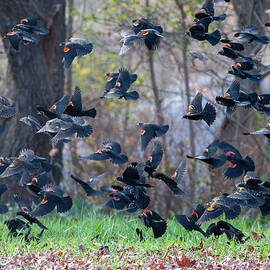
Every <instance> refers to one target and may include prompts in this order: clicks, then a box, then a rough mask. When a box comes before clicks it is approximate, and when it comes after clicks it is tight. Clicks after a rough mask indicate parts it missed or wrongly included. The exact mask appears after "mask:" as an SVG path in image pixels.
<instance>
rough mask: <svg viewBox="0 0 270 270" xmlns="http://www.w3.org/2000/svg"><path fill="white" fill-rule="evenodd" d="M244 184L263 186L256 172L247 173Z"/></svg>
mask: <svg viewBox="0 0 270 270" xmlns="http://www.w3.org/2000/svg"><path fill="white" fill-rule="evenodd" d="M243 182H244V183H245V184H246V185H260V184H262V180H261V179H260V177H259V176H257V175H256V174H255V173H254V172H247V173H246V175H245V176H244V178H243Z"/></svg>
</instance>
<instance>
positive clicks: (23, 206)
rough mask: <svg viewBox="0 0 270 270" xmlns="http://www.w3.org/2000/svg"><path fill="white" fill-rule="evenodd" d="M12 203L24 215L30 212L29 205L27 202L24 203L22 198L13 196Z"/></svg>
mask: <svg viewBox="0 0 270 270" xmlns="http://www.w3.org/2000/svg"><path fill="white" fill-rule="evenodd" d="M14 201H15V202H16V203H17V205H18V206H19V208H20V209H21V210H22V211H23V212H26V213H30V212H32V208H31V206H30V204H29V203H28V202H26V201H25V200H24V199H23V198H21V197H19V196H17V195H15V196H14Z"/></svg>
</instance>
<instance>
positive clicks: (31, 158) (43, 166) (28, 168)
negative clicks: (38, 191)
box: [0, 149, 52, 185]
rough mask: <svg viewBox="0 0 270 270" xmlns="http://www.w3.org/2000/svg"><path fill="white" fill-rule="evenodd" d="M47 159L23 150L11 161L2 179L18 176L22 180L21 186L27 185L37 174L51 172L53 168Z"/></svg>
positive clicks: (28, 150)
mask: <svg viewBox="0 0 270 270" xmlns="http://www.w3.org/2000/svg"><path fill="white" fill-rule="evenodd" d="M45 161H46V159H45V158H42V157H39V156H36V155H35V154H34V152H33V151H32V150H30V149H23V150H21V152H20V155H19V156H18V157H16V158H12V160H10V162H9V165H8V167H7V168H6V169H5V170H4V172H3V173H2V174H1V175H0V177H2V178H4V177H9V176H13V175H14V176H16V177H17V178H19V179H20V181H19V184H20V185H23V184H26V183H27V182H28V181H29V180H30V179H31V178H32V177H33V176H34V175H35V174H37V173H40V172H49V171H50V170H51V169H52V166H51V165H50V164H48V163H46V162H45Z"/></svg>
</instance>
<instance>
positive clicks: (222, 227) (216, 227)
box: [206, 220, 248, 244]
mask: <svg viewBox="0 0 270 270" xmlns="http://www.w3.org/2000/svg"><path fill="white" fill-rule="evenodd" d="M206 232H207V233H208V234H209V235H211V234H214V235H215V237H216V238H217V237H219V236H220V235H222V234H223V233H225V234H226V236H227V238H228V239H229V240H233V239H234V238H235V240H236V241H237V242H238V243H241V244H242V243H244V242H245V241H246V240H247V239H248V238H246V239H243V238H244V237H245V235H244V234H243V233H242V232H241V231H240V230H238V229H237V228H235V227H233V226H232V225H231V224H230V223H228V222H226V221H223V220H220V221H218V222H217V223H212V224H210V225H209V227H208V228H207V231H206Z"/></svg>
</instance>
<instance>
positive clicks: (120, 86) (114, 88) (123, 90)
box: [103, 68, 139, 101]
mask: <svg viewBox="0 0 270 270" xmlns="http://www.w3.org/2000/svg"><path fill="white" fill-rule="evenodd" d="M115 74H116V73H115ZM135 75H136V74H135ZM113 76H115V75H113ZM115 77H116V76H115ZM109 78H110V80H111V81H115V83H114V85H112V84H111V83H110V81H109V82H107V84H106V87H105V89H106V91H105V92H104V96H103V98H116V97H117V98H124V99H125V100H130V101H131V100H137V99H138V98H139V94H138V93H137V92H136V91H132V92H127V90H128V89H129V88H130V86H131V84H132V83H133V82H134V79H135V80H136V79H137V75H136V77H135V76H134V74H133V75H131V74H129V72H128V70H127V69H123V68H122V69H120V70H119V73H118V76H117V78H116V79H114V77H111V76H109ZM107 89H108V90H107Z"/></svg>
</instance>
